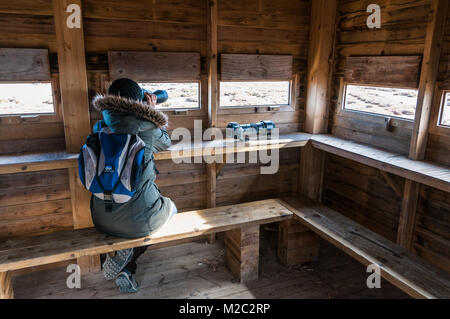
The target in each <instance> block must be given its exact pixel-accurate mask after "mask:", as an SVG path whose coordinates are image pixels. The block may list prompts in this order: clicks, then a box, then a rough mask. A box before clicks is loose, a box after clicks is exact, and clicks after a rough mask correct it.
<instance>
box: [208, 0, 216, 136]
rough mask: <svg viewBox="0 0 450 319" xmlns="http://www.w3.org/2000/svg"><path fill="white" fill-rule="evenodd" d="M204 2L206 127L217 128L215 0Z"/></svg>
mask: <svg viewBox="0 0 450 319" xmlns="http://www.w3.org/2000/svg"><path fill="white" fill-rule="evenodd" d="M206 1H207V3H208V19H207V41H208V53H207V54H208V55H207V72H208V127H217V109H218V108H219V90H218V86H219V82H218V78H217V63H218V60H217V58H218V57H217V56H218V51H217V0H206Z"/></svg>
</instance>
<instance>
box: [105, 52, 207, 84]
mask: <svg viewBox="0 0 450 319" xmlns="http://www.w3.org/2000/svg"><path fill="white" fill-rule="evenodd" d="M108 65H109V77H110V80H111V81H114V80H116V79H118V78H130V79H134V80H135V81H142V82H145V81H188V80H190V81H197V80H200V53H184V52H141V51H108Z"/></svg>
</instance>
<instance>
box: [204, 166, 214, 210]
mask: <svg viewBox="0 0 450 319" xmlns="http://www.w3.org/2000/svg"><path fill="white" fill-rule="evenodd" d="M216 166H217V164H216V163H211V164H208V168H207V177H206V186H207V189H208V194H207V197H206V205H207V206H208V208H213V207H216V181H217V180H216V172H217V168H216Z"/></svg>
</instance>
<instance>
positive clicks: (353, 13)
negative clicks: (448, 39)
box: [329, 0, 430, 155]
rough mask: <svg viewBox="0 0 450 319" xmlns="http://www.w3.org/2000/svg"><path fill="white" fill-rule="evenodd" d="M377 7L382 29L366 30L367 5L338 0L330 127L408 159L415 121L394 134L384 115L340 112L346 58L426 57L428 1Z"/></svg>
mask: <svg viewBox="0 0 450 319" xmlns="http://www.w3.org/2000/svg"><path fill="white" fill-rule="evenodd" d="M376 3H377V4H378V5H380V6H381V25H382V27H381V29H369V28H368V27H367V25H366V20H367V17H368V15H369V13H367V12H366V9H367V5H368V3H367V2H366V1H355V0H341V1H339V8H338V22H337V31H336V48H335V50H336V51H335V66H334V79H333V95H332V101H331V107H330V121H329V126H330V130H331V132H332V133H333V134H335V135H337V136H340V137H344V138H348V139H351V140H355V141H358V142H363V143H367V144H370V145H373V146H377V147H380V148H385V149H389V150H393V151H396V152H400V153H403V154H405V155H407V154H408V151H409V143H410V140H411V133H412V128H413V124H412V122H408V121H401V120H400V121H397V120H396V121H395V122H394V126H395V128H394V131H393V132H389V131H387V130H386V129H385V123H384V118H383V117H377V116H366V115H362V116H358V114H356V113H354V112H345V113H340V114H338V111H339V109H340V108H341V104H340V99H339V94H340V81H341V78H342V77H343V76H344V71H345V59H346V57H349V56H384V55H400V56H402V55H403V56H405V55H422V54H423V49H424V43H425V33H426V25H427V21H428V15H429V12H430V3H429V1H427V0H425V1H424V0H413V1H387V0H381V1H378V2H376Z"/></svg>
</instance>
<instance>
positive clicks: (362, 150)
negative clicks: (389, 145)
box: [311, 135, 450, 192]
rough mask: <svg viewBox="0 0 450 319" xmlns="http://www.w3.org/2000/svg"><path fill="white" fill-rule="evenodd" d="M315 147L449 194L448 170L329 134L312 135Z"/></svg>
mask: <svg viewBox="0 0 450 319" xmlns="http://www.w3.org/2000/svg"><path fill="white" fill-rule="evenodd" d="M311 142H312V144H313V146H314V147H315V148H318V149H320V150H323V151H325V152H328V153H331V154H335V155H338V156H341V157H344V158H347V159H350V160H353V161H356V162H359V163H361V164H364V165H368V166H371V167H375V168H377V169H380V170H382V171H386V172H389V173H392V174H395V175H398V176H402V177H404V178H407V179H409V180H412V181H415V182H418V183H421V184H425V185H428V186H431V187H434V188H437V189H440V190H443V191H445V192H450V169H449V168H448V167H446V166H441V165H437V164H434V163H430V162H426V161H413V160H411V159H409V158H408V157H406V156H403V155H399V154H396V153H393V152H389V151H384V150H381V149H378V148H375V147H372V146H368V145H364V144H361V143H356V142H352V141H348V140H345V139H342V138H339V137H335V136H332V135H313V136H312V137H311Z"/></svg>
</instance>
